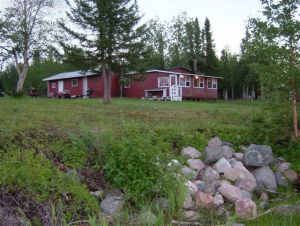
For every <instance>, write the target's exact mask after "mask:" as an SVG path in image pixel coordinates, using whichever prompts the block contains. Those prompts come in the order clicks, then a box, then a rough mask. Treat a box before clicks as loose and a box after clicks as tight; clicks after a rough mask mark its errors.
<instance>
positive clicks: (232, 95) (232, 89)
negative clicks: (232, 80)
mask: <svg viewBox="0 0 300 226" xmlns="http://www.w3.org/2000/svg"><path fill="white" fill-rule="evenodd" d="M231 99H232V100H234V88H233V86H231Z"/></svg>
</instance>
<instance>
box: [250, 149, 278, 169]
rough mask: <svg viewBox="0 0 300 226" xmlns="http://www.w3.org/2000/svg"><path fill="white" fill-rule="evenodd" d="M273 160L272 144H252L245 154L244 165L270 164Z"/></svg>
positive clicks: (260, 165)
mask: <svg viewBox="0 0 300 226" xmlns="http://www.w3.org/2000/svg"><path fill="white" fill-rule="evenodd" d="M272 160H273V152H272V149H271V147H270V146H266V145H256V144H251V145H250V146H249V147H248V148H247V151H246V152H245V154H244V165H245V166H255V167H262V166H267V165H269V164H270V163H271V162H272Z"/></svg>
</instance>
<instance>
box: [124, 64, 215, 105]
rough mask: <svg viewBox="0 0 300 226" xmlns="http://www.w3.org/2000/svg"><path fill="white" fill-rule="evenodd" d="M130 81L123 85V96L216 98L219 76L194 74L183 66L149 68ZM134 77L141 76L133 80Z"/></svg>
mask: <svg viewBox="0 0 300 226" xmlns="http://www.w3.org/2000/svg"><path fill="white" fill-rule="evenodd" d="M132 77H133V79H132V82H131V83H130V84H129V85H128V86H125V87H124V96H126V97H130V98H153V99H170V100H174V101H181V100H182V99H203V100H216V99H217V98H218V80H219V79H220V77H216V76H207V75H203V74H194V73H192V72H191V71H189V70H187V69H185V68H179V67H177V68H167V69H164V70H150V71H147V72H146V73H145V74H143V75H140V74H134V75H132ZM134 77H142V79H141V81H135V79H134Z"/></svg>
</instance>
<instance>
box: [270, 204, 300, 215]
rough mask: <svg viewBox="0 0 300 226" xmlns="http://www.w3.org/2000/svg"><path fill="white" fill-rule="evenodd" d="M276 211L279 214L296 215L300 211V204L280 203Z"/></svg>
mask: <svg viewBox="0 0 300 226" xmlns="http://www.w3.org/2000/svg"><path fill="white" fill-rule="evenodd" d="M274 212H275V213H277V214H279V215H285V216H287V215H294V214H299V213H300V205H299V204H297V205H280V206H277V207H276V208H275V210H274Z"/></svg>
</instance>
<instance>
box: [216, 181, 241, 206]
mask: <svg viewBox="0 0 300 226" xmlns="http://www.w3.org/2000/svg"><path fill="white" fill-rule="evenodd" d="M219 193H220V194H221V195H223V196H224V197H225V198H226V199H228V200H229V201H230V202H232V203H235V201H237V200H239V199H242V198H243V193H242V191H241V190H240V189H239V188H238V187H236V186H233V185H229V184H225V183H223V184H222V185H221V187H220V188H219Z"/></svg>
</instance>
